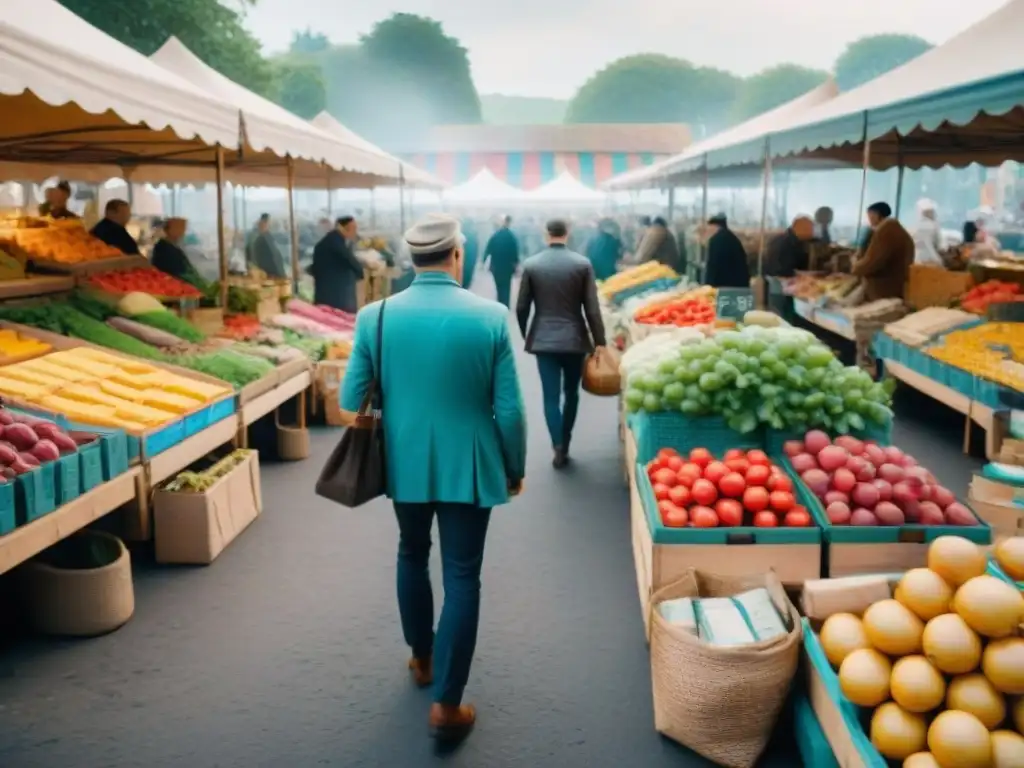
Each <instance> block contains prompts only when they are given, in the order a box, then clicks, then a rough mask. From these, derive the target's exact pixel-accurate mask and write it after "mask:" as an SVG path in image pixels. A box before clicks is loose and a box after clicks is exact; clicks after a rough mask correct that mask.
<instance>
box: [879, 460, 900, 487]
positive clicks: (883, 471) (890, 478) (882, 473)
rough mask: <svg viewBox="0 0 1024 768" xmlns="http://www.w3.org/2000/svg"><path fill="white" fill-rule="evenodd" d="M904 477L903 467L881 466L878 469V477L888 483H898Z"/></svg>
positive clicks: (894, 465)
mask: <svg viewBox="0 0 1024 768" xmlns="http://www.w3.org/2000/svg"><path fill="white" fill-rule="evenodd" d="M905 475H906V472H904V471H903V467H900V466H898V465H896V464H883V465H882V466H880V467H879V468H878V476H879V477H880V478H882V479H883V480H885V481H887V482H890V483H898V482H899V481H900V480H902V479H903V478H904V476H905Z"/></svg>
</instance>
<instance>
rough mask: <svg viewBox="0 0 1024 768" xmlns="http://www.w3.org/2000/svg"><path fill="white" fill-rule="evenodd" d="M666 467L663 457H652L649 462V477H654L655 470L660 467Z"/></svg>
mask: <svg viewBox="0 0 1024 768" xmlns="http://www.w3.org/2000/svg"><path fill="white" fill-rule="evenodd" d="M664 468H665V462H663V461H662V460H661V459H658V458H654V459H651V460H650V461H648V462H647V476H648V477H653V476H654V473H655V472H657V471H658V470H659V469H664Z"/></svg>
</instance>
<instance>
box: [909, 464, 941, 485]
mask: <svg viewBox="0 0 1024 768" xmlns="http://www.w3.org/2000/svg"><path fill="white" fill-rule="evenodd" d="M907 477H912V478H916V479H917V480H920V481H921V482H922V483H926V484H932V483H934V482H935V477H934V476H933V475H932V473H931V472H929V471H928V470H927V469H925V468H924V467H910V468H909V469H908V470H907Z"/></svg>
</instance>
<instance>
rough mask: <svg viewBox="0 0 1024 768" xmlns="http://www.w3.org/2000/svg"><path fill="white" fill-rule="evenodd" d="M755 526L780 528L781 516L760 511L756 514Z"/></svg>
mask: <svg viewBox="0 0 1024 768" xmlns="http://www.w3.org/2000/svg"><path fill="white" fill-rule="evenodd" d="M754 526H755V527H756V528H778V526H779V518H777V517H776V516H775V515H773V514H772V513H771V512H758V513H757V514H756V515H754Z"/></svg>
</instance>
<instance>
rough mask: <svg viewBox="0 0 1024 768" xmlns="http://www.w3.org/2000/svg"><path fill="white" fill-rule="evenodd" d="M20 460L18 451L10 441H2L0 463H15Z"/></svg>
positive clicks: (0, 444) (0, 443)
mask: <svg viewBox="0 0 1024 768" xmlns="http://www.w3.org/2000/svg"><path fill="white" fill-rule="evenodd" d="M17 460H18V452H17V450H15V448H14V446H13V445H11V444H10V443H3V442H0V464H13V463H14V462H16V461H17Z"/></svg>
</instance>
